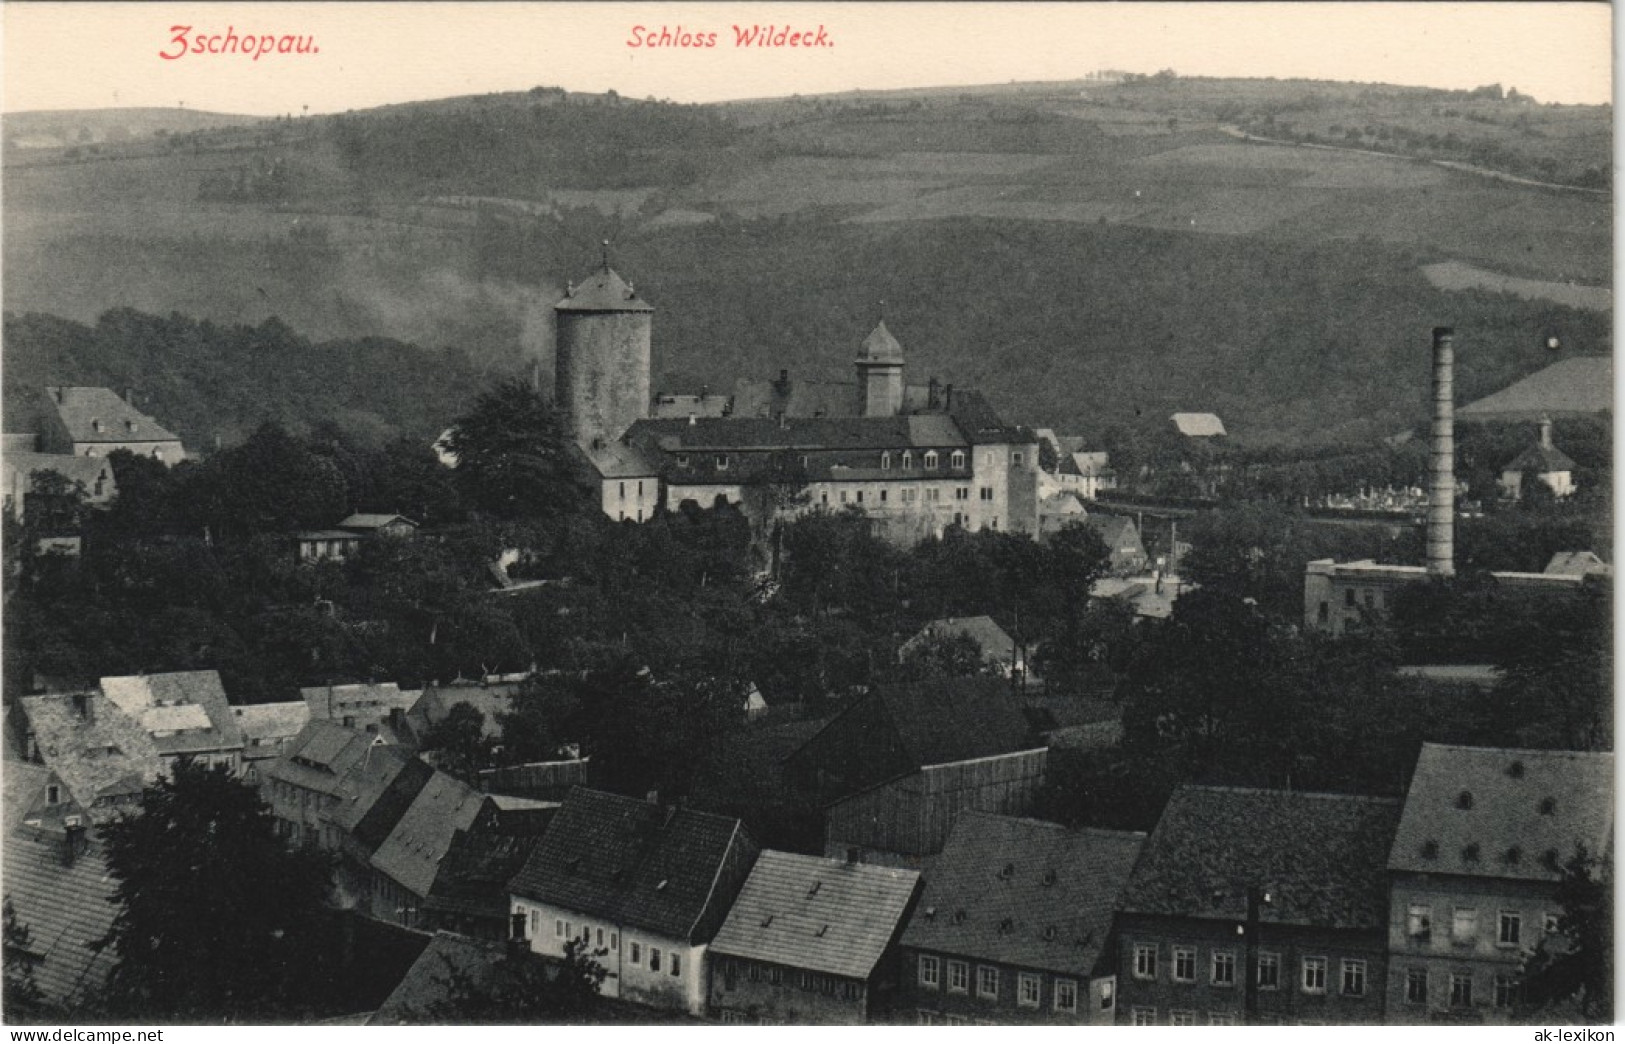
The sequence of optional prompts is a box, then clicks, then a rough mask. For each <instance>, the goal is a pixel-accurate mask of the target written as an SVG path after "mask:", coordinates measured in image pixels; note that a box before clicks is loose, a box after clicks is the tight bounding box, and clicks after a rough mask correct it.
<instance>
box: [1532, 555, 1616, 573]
mask: <svg viewBox="0 0 1625 1044" xmlns="http://www.w3.org/2000/svg"><path fill="white" fill-rule="evenodd" d="M1544 571H1545V572H1548V573H1553V574H1556V575H1558V576H1590V575H1591V574H1593V573H1596V574H1597V575H1599V576H1613V575H1614V567H1613V566H1611V565H1609V564H1608V563H1607V562H1604V561H1603V560H1602V559H1601V558H1598V557H1597V555H1596V553H1595V552H1593V551H1559V552H1557V553H1556V554H1554V555H1553V556H1552V560H1551V561H1550V562H1547V563H1546V569H1545V570H1544Z"/></svg>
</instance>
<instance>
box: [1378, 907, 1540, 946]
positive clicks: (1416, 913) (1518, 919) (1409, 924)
mask: <svg viewBox="0 0 1625 1044" xmlns="http://www.w3.org/2000/svg"><path fill="white" fill-rule="evenodd" d="M1543 920H1544V923H1543V925H1542V927H1543V928H1544V929H1545V931H1546V933H1547V934H1551V933H1552V932H1555V931H1557V915H1556V914H1555V913H1548V914H1545V915H1544V917H1543ZM1405 934H1406V935H1408V936H1410V937H1411V938H1412V939H1415V940H1418V941H1421V940H1426V939H1430V938H1432V936H1433V907H1432V906H1429V905H1428V904H1427V903H1411V904H1410V908H1409V909H1408V910H1407V911H1406V915H1405ZM1477 939H1478V910H1477V908H1475V907H1471V906H1455V907H1452V908H1451V911H1450V940H1451V941H1452V942H1458V943H1471V942H1475V941H1477ZM1522 943H1523V914H1522V913H1520V912H1519V911H1517V910H1501V911H1499V912H1498V914H1497V917H1496V926H1495V944H1496V945H1497V946H1518V945H1520V944H1522Z"/></svg>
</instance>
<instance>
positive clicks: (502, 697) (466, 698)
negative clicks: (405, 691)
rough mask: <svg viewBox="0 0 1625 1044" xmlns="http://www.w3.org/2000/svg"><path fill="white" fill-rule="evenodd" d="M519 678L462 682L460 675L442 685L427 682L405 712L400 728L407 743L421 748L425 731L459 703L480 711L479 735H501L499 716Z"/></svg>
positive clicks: (493, 737) (494, 737) (509, 704)
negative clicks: (401, 727)
mask: <svg viewBox="0 0 1625 1044" xmlns="http://www.w3.org/2000/svg"><path fill="white" fill-rule="evenodd" d="M522 684H523V682H521V681H501V680H497V681H491V680H485V679H482V680H479V681H465V680H463V679H461V678H459V679H457V680H456V681H452V682H448V683H446V684H444V685H442V684H440V683H439V682H430V683H429V684H427V685H425V686H424V687H423V691H422V693H421V694H415V695H417V697H418V698H417V699H416V700H415V701H414V702H413V703H412V705H411V707H409V708H408V709H407V711H406V715H405V725H404V729H403V731H404V732H405V734H406V736H407V737H408V738H409V740H410V742H411V743H412V744H413V745H414V746H416V747H419V748H421V747H422V745H423V743H424V740H425V738H426V737H427V736H428V735H429V733H430V732H431V731H432V730H433V729H434V728H436V727H437V726H439V725H440V724H442V723H443V722H444V721H445V720H446V717H447V715H449V714H450V713H451V709H452V708H453V707H455V706H457V705H458V704H459V703H466V704H467V705H468V706H470V707H472V708H474V709H475V710H477V711H479V712H480V718H481V721H482V725H481V729H482V735H483V736H484V737H485V738H486V739H489V740H499V739H501V737H502V722H501V719H502V716H503V715H505V714H508V713H510V712H511V711H512V710H513V698H514V696H515V695H516V694H518V692H519V687H520V686H521V685H522Z"/></svg>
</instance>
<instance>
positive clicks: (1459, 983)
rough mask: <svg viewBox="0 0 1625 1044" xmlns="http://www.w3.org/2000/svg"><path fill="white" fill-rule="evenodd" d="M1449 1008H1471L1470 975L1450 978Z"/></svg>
mask: <svg viewBox="0 0 1625 1044" xmlns="http://www.w3.org/2000/svg"><path fill="white" fill-rule="evenodd" d="M1450 1006H1451V1007H1452V1008H1471V1007H1472V1006H1473V977H1472V975H1471V974H1468V975H1452V976H1450Z"/></svg>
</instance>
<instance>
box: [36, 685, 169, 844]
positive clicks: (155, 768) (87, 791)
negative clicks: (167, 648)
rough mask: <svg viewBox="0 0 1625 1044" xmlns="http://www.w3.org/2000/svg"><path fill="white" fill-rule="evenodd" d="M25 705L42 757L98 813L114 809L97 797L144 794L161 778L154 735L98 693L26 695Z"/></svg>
mask: <svg viewBox="0 0 1625 1044" xmlns="http://www.w3.org/2000/svg"><path fill="white" fill-rule="evenodd" d="M81 703H82V704H83V706H84V708H85V713H84V714H81V713H80V711H79V705H80V704H81ZM22 705H23V712H24V713H25V714H26V715H27V717H28V725H29V728H30V729H32V730H33V732H34V737H35V744H36V746H37V747H38V748H39V753H40V758H41V760H42V761H44V762H45V765H46V767H48V768H50V769H51V770H52V771H53V772H55V773H56V774H57V777H58V778H59V779H61V780H62V784H63V786H65V787H67V788H68V793H70V794H72V795H73V798H74V800H75V801H77V802H78V803H79V806H80V807H81V808H83V809H85V811H86V812H87V813H88V814H90V815H91V816H92V817H93V818H101V817H102V816H105V815H107V814H111V812H112V810H107V809H104V810H101V811H100V812H98V811H97V810H96V809H95V804H96V801H97V799H98V798H108V799H117V798H119V797H125V798H128V797H131V796H134V795H139V794H140V792H141V789H142V787H143V786H144V785H145V784H147V783H149V782H151V781H152V780H154V779H157V778H158V774H159V772H160V771H161V769H162V763H161V762H160V761H159V759H158V748H157V746H156V745H155V744H154V743H153V740H152V737H151V736H150V735H148V734H147V731H146V730H145V729H143V728H142V727H141V725H140V723H138V722H137V721H136V720H135V719H134V718H132V717H130V716H129V715H128V714H126V713H124V711H122V710H120V709H119V707H118V705H117V704H114V703H113V702H112V701H110V700H108V699H107V698H106V697H104V696H102V695H100V694H99V693H88V694H83V695H80V696H25V697H23V699H22Z"/></svg>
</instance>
